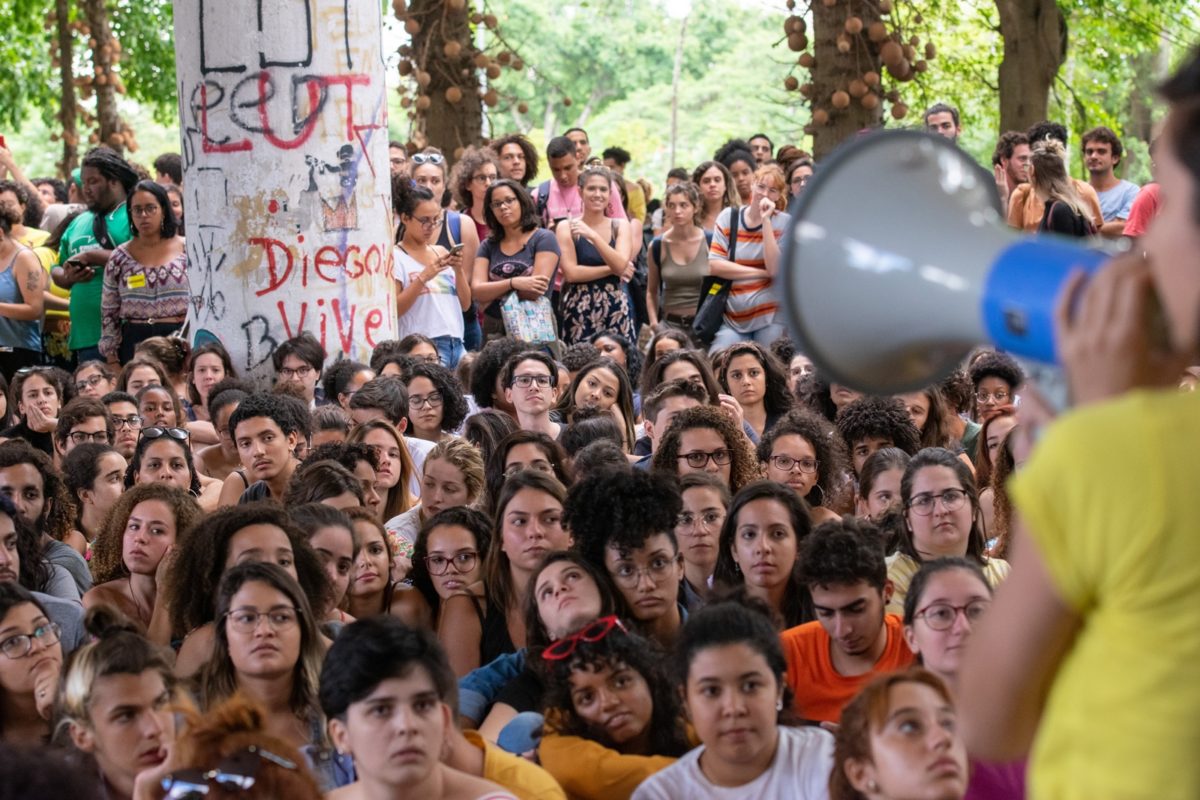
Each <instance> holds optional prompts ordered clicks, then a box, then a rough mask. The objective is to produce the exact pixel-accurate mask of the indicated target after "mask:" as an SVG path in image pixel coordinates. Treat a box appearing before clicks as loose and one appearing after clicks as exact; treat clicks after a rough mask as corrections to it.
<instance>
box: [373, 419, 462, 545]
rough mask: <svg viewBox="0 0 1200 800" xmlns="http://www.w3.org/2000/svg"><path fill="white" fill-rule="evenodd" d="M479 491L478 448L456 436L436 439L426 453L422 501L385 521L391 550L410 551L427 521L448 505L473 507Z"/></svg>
mask: <svg viewBox="0 0 1200 800" xmlns="http://www.w3.org/2000/svg"><path fill="white" fill-rule="evenodd" d="M482 494H483V458H482V457H481V456H480V455H479V451H478V450H476V449H475V448H474V447H473V446H472V445H470V444H468V443H467V442H465V441H463V440H462V439H458V438H455V437H449V438H446V439H443V440H442V441H440V442H438V443H437V444H436V445H434V447H433V449H432V450H430V451H429V454H428V455H427V456H425V464H424V466H423V468H422V475H421V501H420V502H419V503H418V504H417V505H415V506H413V507H412V508H410V509H409V510H408V511H405V512H404V513H403V514H401V515H399V516H398V517H393V518H392V519H390V520H388V521H387V522H386V523H385V524H384V527H385V528H387V531H388V538H389V540H391V541H392V542H393V545H392V549H396V547H397V546H399V547H400V549H401V550H402V551H404V552H405V553H409V554H411V553H413V550H414V547H415V545H416V541H417V533H418V531H419V530H420V529H421V527H422V526H424V525H425V524H426V523H427V522H429V520H431V519H432V518H433V517H435V516H436V515H437V514H439V513H441V512H442V511H445V510H446V509H448V508H455V507H458V506H473V505H475V502H476V501H477V500H478V499H479V497H480V496H481V495H482ZM414 558H415V556H414Z"/></svg>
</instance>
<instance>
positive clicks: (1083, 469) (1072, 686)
mask: <svg viewBox="0 0 1200 800" xmlns="http://www.w3.org/2000/svg"><path fill="white" fill-rule="evenodd" d="M1163 94H1164V96H1165V97H1166V99H1167V100H1168V101H1170V103H1171V109H1170V112H1169V114H1168V117H1167V121H1166V124H1165V126H1164V132H1163V134H1162V137H1161V138H1160V140H1159V146H1158V147H1157V154H1156V170H1157V174H1158V177H1159V181H1160V187H1161V192H1162V198H1163V206H1162V213H1161V215H1160V216H1159V217H1158V218H1157V219H1156V220H1155V221H1154V223H1152V225H1151V227H1150V229H1149V231H1148V232H1147V234H1146V235H1145V236H1144V237H1143V238H1142V239H1140V240H1139V247H1140V248H1144V250H1145V257H1144V258H1143V257H1142V256H1140V255H1137V256H1122V257H1119V258H1117V259H1115V260H1113V261H1112V262H1110V263H1109V264H1108V265H1106V266H1105V267H1104V268H1102V269H1101V270H1100V271H1099V273H1097V274H1096V275H1095V277H1094V278H1092V279H1091V280H1090V281H1088V282H1087V283H1086V284H1085V283H1084V280H1083V278H1082V276H1079V275H1077V276H1075V277H1074V278H1073V279H1072V280H1071V281H1070V282H1069V283H1068V285H1067V287H1066V288H1065V289H1064V291H1063V293H1062V297H1061V298H1060V302H1059V308H1058V312H1057V316H1058V318H1057V320H1056V327H1057V335H1058V339H1059V341H1058V343H1057V344H1058V352H1059V353H1060V355H1061V359H1062V361H1063V364H1064V365H1065V367H1066V373H1067V378H1068V381H1069V385H1070V387H1071V392H1072V396H1073V400H1074V403H1075V407H1074V409H1073V410H1072V411H1070V412H1069V413H1068V414H1066V415H1064V416H1063V417H1062V418H1061V419H1059V420H1057V421H1056V422H1055V423H1053V425H1051V426H1050V427H1049V428H1048V429H1046V430H1045V431H1044V432H1042V433H1041V435H1035V432H1034V431H1033V430H1032V429H1033V428H1034V427H1035V426H1036V424H1037V422H1038V419H1037V415H1036V414H1035V413H1033V412H1034V410H1035V408H1036V406H1037V405H1039V404H1038V403H1036V402H1032V401H1031V400H1029V399H1028V398H1027V402H1025V403H1022V416H1023V420H1022V423H1021V427H1020V428H1019V429H1018V430H1020V431H1022V432H1023V434H1024V437H1023V438H1026V439H1028V441H1029V442H1036V447H1035V448H1034V450H1033V453H1032V455H1031V457H1030V458H1029V460H1028V462H1027V463H1026V465H1025V466H1024V467H1023V469H1022V470H1021V471H1020V472H1019V473H1018V474H1017V475H1016V477H1015V478H1014V479H1013V482H1012V484H1011V488H1010V494H1011V496H1012V499H1013V502H1014V504H1015V506H1016V509H1017V511H1018V512H1019V515H1020V519H1019V522H1018V525H1017V527H1016V535H1015V540H1014V543H1013V559H1012V574H1011V575H1010V577H1009V578H1008V580H1007V581H1005V583H1004V585H1003V586H1001V588H1000V589H999V591H998V592H997V594H996V599H995V602H994V604H993V606H992V610H991V611H990V612H989V613H988V614H987V615H986V617H985V618H984V619H983V620H982V622H981V624H980V626H979V629H978V631H977V632H976V633H975V635H974V637H973V638H972V641H971V646H970V647H969V648H968V649H967V652H966V658H965V662H964V664H963V669H962V673H961V684H960V691H959V693H958V696H959V698H960V699H961V701H962V723H963V726H964V733H965V737H966V740H967V745H968V748H969V749H970V751H971V752H972V755H975V756H977V757H982V758H990V759H994V760H996V759H1013V758H1018V757H1021V756H1023V755H1025V754H1026V753H1029V755H1030V763H1029V775H1030V777H1029V796H1030V797H1031V798H1033V800H1043V799H1049V798H1053V800H1073V799H1074V798H1093V797H1104V798H1117V799H1121V798H1143V797H1154V798H1157V800H1176V799H1178V800H1184V798H1188V799H1189V800H1192V799H1194V798H1196V797H1200V760H1197V759H1196V753H1197V751H1198V750H1200V681H1197V680H1196V668H1197V664H1200V633H1198V631H1200V536H1197V535H1196V519H1197V517H1198V516H1200V493H1198V492H1197V491H1196V476H1197V475H1200V448H1198V447H1197V446H1196V443H1197V442H1200V407H1198V406H1197V399H1196V396H1195V395H1194V394H1183V393H1180V392H1179V391H1178V389H1177V386H1178V381H1179V375H1180V374H1182V372H1183V368H1184V367H1185V366H1186V365H1188V364H1195V363H1197V362H1198V360H1200V158H1198V157H1197V153H1198V152H1200V52H1196V53H1193V54H1192V56H1191V57H1190V58H1189V60H1188V61H1186V62H1185V64H1184V65H1183V66H1182V67H1181V68H1180V70H1179V71H1178V72H1177V73H1176V75H1175V76H1174V77H1173V78H1172V79H1171V80H1170V81H1169V82H1168V83H1167V84H1166V86H1165V87H1164V90H1163ZM1155 294H1157V297H1158V298H1159V300H1160V303H1161V310H1159V309H1158V308H1156V307H1155V304H1154V303H1153V302H1152V301H1151V299H1150V298H1151V297H1153V296H1154V295H1155ZM1072 310H1073V313H1072ZM1156 319H1165V323H1166V328H1167V331H1166V332H1165V335H1164V336H1163V337H1156V336H1154V335H1150V334H1149V333H1148V331H1150V330H1151V325H1150V322H1151V321H1152V320H1156ZM1162 338H1166V339H1167V340H1168V341H1167V342H1161V341H1159V340H1161V339H1162Z"/></svg>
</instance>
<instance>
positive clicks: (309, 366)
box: [271, 331, 326, 409]
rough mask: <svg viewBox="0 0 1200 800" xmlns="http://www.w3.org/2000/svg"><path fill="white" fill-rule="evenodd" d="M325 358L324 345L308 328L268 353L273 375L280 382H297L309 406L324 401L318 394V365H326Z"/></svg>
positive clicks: (320, 367)
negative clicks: (273, 369) (273, 370)
mask: <svg viewBox="0 0 1200 800" xmlns="http://www.w3.org/2000/svg"><path fill="white" fill-rule="evenodd" d="M325 358H326V353H325V348H324V347H322V346H321V343H320V342H318V341H317V337H315V336H313V335H312V334H311V333H309V332H308V331H304V332H303V333H301V334H300V335H299V336H295V337H293V338H291V339H287V340H285V341H284V342H283V343H282V344H280V345H279V346H278V347H276V348H275V352H273V353H271V363H272V364H274V365H275V376H276V379H277V380H278V381H279V382H281V383H294V384H296V385H297V386H299V387H300V389H301V390H302V391H303V393H304V400H305V401H307V402H308V407H309V408H310V409H312V408H316V407H317V406H318V405H324V403H325V398H324V397H321V396H320V389H319V387H318V386H317V382H318V381H319V380H320V379H321V369H322V368H323V367H324V366H325Z"/></svg>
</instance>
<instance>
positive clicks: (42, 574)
mask: <svg viewBox="0 0 1200 800" xmlns="http://www.w3.org/2000/svg"><path fill="white" fill-rule="evenodd" d="M0 514H3V515H4V516H6V517H8V518H9V519H10V520H12V524H13V529H14V530H15V531H16V534H17V558H18V565H19V566H18V572H17V583H19V584H20V585H21V586H24V587H26V588H28V589H29V590H31V591H35V592H44V591H45V590H46V588H47V584H49V583H50V579H51V578H52V577H54V576H53V573H52V570H51V567H50V562H49V561H47V560H46V557H45V555H43V554H42V536H41V533H40V532H39V531H38V530H37V529H35V528H34V527H33V526H32V525H30V524H29V523H28V522H26V521H25V520H23V519H21V517H20V515H19V514H17V509H16V506H14V505H13V502H12V500H9V499H8V497H6V496H5V495H2V494H0ZM0 730H2V728H0Z"/></svg>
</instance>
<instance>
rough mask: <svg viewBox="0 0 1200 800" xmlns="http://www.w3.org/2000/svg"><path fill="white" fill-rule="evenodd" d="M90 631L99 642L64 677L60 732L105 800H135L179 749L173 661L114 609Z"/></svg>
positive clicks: (95, 612) (99, 612) (96, 613)
mask: <svg viewBox="0 0 1200 800" xmlns="http://www.w3.org/2000/svg"><path fill="white" fill-rule="evenodd" d="M85 625H86V627H87V632H88V634H90V636H91V637H92V638H91V641H89V643H88V644H86V645H84V646H83V647H82V648H80V649H79V650H78V651H77V652H76V653H75V654H74V655H73V657H72V658H71V662H70V664H69V665H68V667H67V669H66V671H65V672H64V674H63V680H62V688H61V690H60V693H59V722H58V725H59V727H60V728H65V730H66V732H67V734H68V735H69V737H70V741H71V744H73V745H74V747H75V749H76V750H77V751H78V752H79V753H82V754H83V755H84V756H85V759H84V763H85V764H86V765H87V766H88V767H89V768H90V771H93V772H94V773H95V775H96V777H97V778H98V780H99V783H100V784H101V786H102V791H103V792H104V796H105V797H107V798H113V799H114V800H115V798H133V797H136V796H139V795H137V794H136V792H135V790H134V787H135V786H136V785H137V784H138V779H139V776H141V775H142V774H143V773H146V774H147V777H149V776H150V774H151V773H155V771H156V768H158V767H161V766H163V765H164V764H165V763H166V761H167V757H168V755H169V754H170V752H171V748H172V746H173V745H174V744H175V732H176V727H175V710H174V707H173V706H174V705H175V703H176V702H178V701H179V699H180V698H179V695H178V693H177V692H178V690H177V683H176V679H175V676H174V675H173V674H172V673H171V662H172V660H173V658H172V654H171V652H170V651H169V650H167V649H166V648H163V647H161V646H158V645H155V644H152V643H151V642H150V641H148V640H147V639H146V638H145V637H144V636H142V635H141V634H140V633H139V632H138V631H137V630H135V626H134V625H133V624H131V623H130V622H129V621H128V620H127V619H125V618H124V617H122V616H121V615H120V614H117V613H114V610H113V609H111V608H108V607H106V606H101V607H99V608H95V609H92V610H91V611H89V612H88V615H87V619H86V622H85ZM142 783H143V784H145V783H146V778H142Z"/></svg>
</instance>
